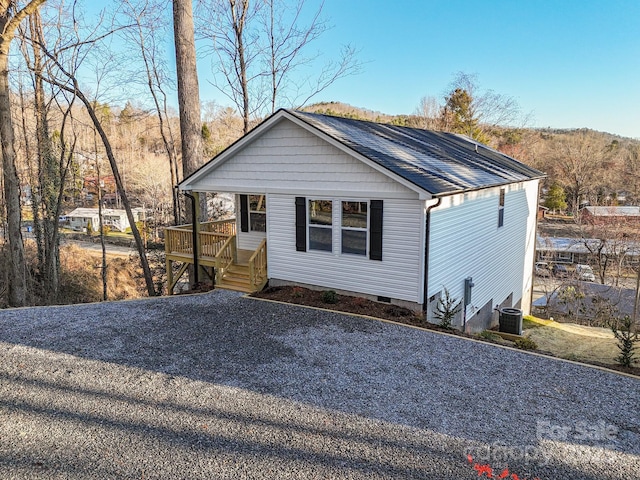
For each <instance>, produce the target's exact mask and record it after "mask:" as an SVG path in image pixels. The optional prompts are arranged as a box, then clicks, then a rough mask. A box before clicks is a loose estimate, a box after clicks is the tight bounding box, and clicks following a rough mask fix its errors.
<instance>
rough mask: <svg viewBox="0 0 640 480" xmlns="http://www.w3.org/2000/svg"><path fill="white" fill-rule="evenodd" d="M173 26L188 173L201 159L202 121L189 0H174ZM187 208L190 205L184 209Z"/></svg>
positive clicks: (186, 171) (183, 152)
mask: <svg viewBox="0 0 640 480" xmlns="http://www.w3.org/2000/svg"><path fill="white" fill-rule="evenodd" d="M173 29H174V37H175V44H176V45H175V48H176V70H177V75H178V104H179V106H180V138H181V139H182V173H183V176H184V177H187V176H188V175H191V174H192V173H193V172H194V171H196V169H197V168H198V167H199V166H200V164H201V163H202V121H201V119H200V94H199V89H198V88H199V87H198V71H197V68H196V45H195V34H194V30H193V7H192V0H174V1H173ZM187 211H189V209H187Z"/></svg>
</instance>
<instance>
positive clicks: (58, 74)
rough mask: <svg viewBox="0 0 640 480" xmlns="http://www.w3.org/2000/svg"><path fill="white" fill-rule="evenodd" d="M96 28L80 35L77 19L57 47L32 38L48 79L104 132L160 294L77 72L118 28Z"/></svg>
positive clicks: (147, 274)
mask: <svg viewBox="0 0 640 480" xmlns="http://www.w3.org/2000/svg"><path fill="white" fill-rule="evenodd" d="M57 26H58V28H59V29H61V28H62V24H61V23H60V22H58V25H57ZM96 31H97V30H93V31H92V33H91V34H90V35H89V38H86V39H81V38H79V33H78V32H79V28H76V25H75V21H74V30H73V33H72V35H74V37H71V40H68V41H67V43H65V44H56V45H55V47H54V50H53V51H50V50H49V49H48V48H47V46H46V45H43V44H42V43H39V42H38V40H37V39H33V38H32V39H31V41H32V42H38V44H39V47H40V49H41V51H42V53H43V55H45V56H46V58H47V76H46V77H45V78H44V80H45V81H46V82H48V83H49V84H50V85H52V86H54V87H57V88H58V89H61V90H63V91H65V92H68V93H70V94H72V95H73V96H74V97H75V98H77V99H78V100H79V101H80V102H81V103H82V104H83V105H84V107H85V108H86V112H87V113H88V115H89V117H90V119H91V123H92V125H93V127H94V128H95V129H96V131H97V132H98V135H99V136H100V140H101V142H102V144H103V146H104V148H105V153H106V156H107V159H108V161H109V165H110V167H111V171H112V173H113V177H114V180H115V184H116V188H117V192H118V194H119V196H120V200H121V201H122V205H123V207H124V210H125V211H126V213H127V218H128V220H129V224H130V226H131V233H132V234H133V237H134V239H135V243H136V247H137V250H138V254H139V256H140V264H141V267H142V270H143V274H144V279H145V283H146V287H147V292H148V294H149V295H150V296H153V295H155V294H156V292H155V285H154V282H153V277H152V274H151V270H150V268H149V263H148V261H147V257H146V252H145V248H144V244H143V242H142V238H141V236H140V232H139V231H138V228H137V227H136V222H135V218H134V216H133V213H132V211H131V204H130V202H129V198H128V195H127V192H126V190H125V188H124V182H123V180H122V176H121V175H120V170H119V167H118V163H117V162H116V158H115V155H114V151H113V148H112V146H111V142H110V141H109V137H108V135H107V132H106V130H105V128H104V127H103V125H102V122H101V121H100V119H99V117H98V114H97V113H96V106H97V105H98V104H97V102H96V101H94V100H93V99H90V98H89V97H88V96H87V95H86V94H85V93H84V91H83V89H82V88H80V82H79V80H78V76H77V71H78V69H79V67H80V65H81V64H82V61H83V60H84V59H86V58H87V52H86V50H89V49H90V48H91V47H92V46H94V45H96V44H97V43H98V42H99V41H100V40H102V39H104V38H106V37H108V36H110V35H112V34H113V32H114V30H108V31H106V32H104V33H102V34H97V33H96ZM59 38H63V35H62V32H60V33H59ZM65 54H68V56H69V58H68V59H67V65H68V66H65V65H64V64H63V63H64V55H65ZM96 88H98V87H96Z"/></svg>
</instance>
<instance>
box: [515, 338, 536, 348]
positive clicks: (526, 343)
mask: <svg viewBox="0 0 640 480" xmlns="http://www.w3.org/2000/svg"><path fill="white" fill-rule="evenodd" d="M513 344H514V345H515V347H516V348H519V349H520V350H537V348H538V344H537V343H536V342H534V341H533V340H531V339H530V338H529V337H522V338H518V339H517V340H516V341H515V342H513Z"/></svg>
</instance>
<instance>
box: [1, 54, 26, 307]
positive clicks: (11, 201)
mask: <svg viewBox="0 0 640 480" xmlns="http://www.w3.org/2000/svg"><path fill="white" fill-rule="evenodd" d="M8 47H9V46H8V45H7V50H8ZM8 61H9V57H8V52H7V53H5V52H3V51H0V139H1V140H2V173H3V179H4V197H5V201H6V208H7V240H8V244H9V291H8V303H9V305H10V306H12V307H21V306H24V305H26V303H27V271H26V261H25V255H24V244H23V240H22V232H21V230H20V224H21V222H22V215H21V212H20V179H19V178H18V172H17V171H16V152H15V149H14V144H13V142H14V137H13V123H12V121H11V103H10V99H9V70H8Z"/></svg>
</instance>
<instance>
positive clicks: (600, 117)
mask: <svg viewBox="0 0 640 480" xmlns="http://www.w3.org/2000/svg"><path fill="white" fill-rule="evenodd" d="M309 3H310V4H311V3H312V2H309ZM324 13H325V16H326V17H328V18H329V21H330V23H331V24H332V25H333V28H332V29H331V30H329V31H328V32H326V33H324V35H323V37H322V38H321V39H319V40H318V41H317V43H316V45H315V48H317V49H319V50H321V51H323V52H327V54H329V55H331V52H336V56H337V52H338V51H339V48H340V45H342V44H347V43H350V44H353V45H355V46H356V47H357V48H358V49H359V50H360V53H359V58H360V60H361V61H363V62H365V64H364V66H363V68H362V73H360V74H359V75H357V76H351V77H348V78H344V79H342V80H340V81H338V82H337V83H335V84H334V85H333V86H332V87H331V88H330V89H328V90H326V91H325V92H323V94H321V95H320V96H319V97H317V98H315V99H314V101H319V100H327V101H330V100H333V101H341V102H345V103H349V104H351V105H354V106H357V107H363V108H368V109H371V110H376V111H380V112H383V113H388V114H401V113H405V114H409V113H412V112H413V111H414V110H415V108H416V107H417V105H418V103H419V101H420V98H421V97H423V96H435V97H437V98H442V97H443V95H444V94H445V92H446V90H447V87H448V86H449V84H450V83H451V81H452V80H453V77H454V75H455V74H456V73H457V72H460V71H463V72H465V73H469V74H477V80H478V83H479V85H480V88H481V89H491V90H494V91H495V92H497V93H500V94H504V95H508V96H511V97H514V98H515V99H517V101H518V103H519V104H520V106H521V108H522V110H523V112H525V113H529V112H531V113H532V114H533V120H532V121H531V122H530V126H537V127H558V128H580V127H587V128H592V129H595V130H601V131H607V132H610V133H615V134H618V135H623V136H629V137H634V138H640V0H581V1H577V0H554V1H551V0H476V1H472V0H422V1H420V0H405V1H401V2H394V1H389V0H326V1H325V6H324ZM202 73H205V72H202ZM205 75H206V73H205ZM206 83H207V82H206V81H202V80H201V88H202V89H203V92H202V98H201V100H203V101H206V100H208V99H213V98H212V97H213V95H214V93H213V92H212V91H210V90H209V89H208V87H207V85H206ZM217 99H219V101H221V103H224V101H223V100H222V99H221V98H220V97H217Z"/></svg>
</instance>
